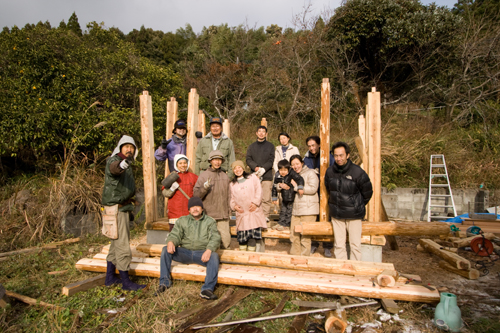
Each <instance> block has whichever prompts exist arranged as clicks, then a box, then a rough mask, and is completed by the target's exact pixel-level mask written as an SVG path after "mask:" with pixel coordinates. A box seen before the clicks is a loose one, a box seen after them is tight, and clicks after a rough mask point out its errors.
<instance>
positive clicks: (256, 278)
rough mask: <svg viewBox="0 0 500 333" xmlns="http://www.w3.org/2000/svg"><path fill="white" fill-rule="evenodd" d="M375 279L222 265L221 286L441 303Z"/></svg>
mask: <svg viewBox="0 0 500 333" xmlns="http://www.w3.org/2000/svg"><path fill="white" fill-rule="evenodd" d="M141 259H142V258H141ZM76 268H78V269H84V270H87V271H93V272H105V271H106V261H105V260H96V259H81V260H80V261H78V262H77V263H76ZM129 273H130V274H131V275H138V276H149V277H159V276H160V265H152V264H144V263H134V262H132V263H131V264H130V270H129ZM171 273H172V277H173V278H174V279H176V280H179V279H180V280H190V281H200V282H202V281H204V280H205V275H206V269H205V267H203V266H198V265H182V264H179V265H176V266H173V267H172V272H171ZM371 279H372V277H371V276H348V275H338V274H328V273H317V272H306V271H296V270H284V269H278V268H269V267H262V266H246V265H228V264H221V265H220V266H219V277H218V283H221V284H227V285H235V286H245V287H257V288H268V289H277V290H290V291H299V292H312V293H320V294H330V295H348V296H358V297H371V298H391V299H395V300H402V301H412V302H423V303H433V302H436V301H439V292H438V291H436V290H434V291H431V290H428V289H426V288H425V287H423V286H419V285H405V284H404V283H400V282H397V283H396V286H394V287H393V288H382V287H379V286H377V287H373V286H372V282H371Z"/></svg>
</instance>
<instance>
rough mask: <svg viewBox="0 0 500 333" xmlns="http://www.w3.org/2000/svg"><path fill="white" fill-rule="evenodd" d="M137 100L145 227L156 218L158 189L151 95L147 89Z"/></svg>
mask: <svg viewBox="0 0 500 333" xmlns="http://www.w3.org/2000/svg"><path fill="white" fill-rule="evenodd" d="M139 100H140V110H141V138H142V170H143V175H144V211H145V215H146V225H145V227H146V226H149V225H150V224H151V223H153V222H155V221H156V220H157V219H158V209H157V201H158V194H157V192H158V191H157V188H156V163H155V158H154V143H155V141H154V132H153V106H152V102H151V96H150V95H149V93H148V92H147V91H143V92H142V95H141V96H140V97H139ZM137 148H139V147H137Z"/></svg>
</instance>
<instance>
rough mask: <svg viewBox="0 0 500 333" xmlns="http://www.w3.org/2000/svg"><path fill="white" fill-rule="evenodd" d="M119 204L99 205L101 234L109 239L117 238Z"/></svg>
mask: <svg viewBox="0 0 500 333" xmlns="http://www.w3.org/2000/svg"><path fill="white" fill-rule="evenodd" d="M120 206H121V205H113V206H103V207H101V216H102V234H103V235H104V236H106V237H108V238H111V239H118V208H119V207H120Z"/></svg>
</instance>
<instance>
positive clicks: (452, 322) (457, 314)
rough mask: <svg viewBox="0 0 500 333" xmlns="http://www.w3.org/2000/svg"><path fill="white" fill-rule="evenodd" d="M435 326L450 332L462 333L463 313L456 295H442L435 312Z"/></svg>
mask: <svg viewBox="0 0 500 333" xmlns="http://www.w3.org/2000/svg"><path fill="white" fill-rule="evenodd" d="M434 325H436V326H437V327H439V328H441V329H443V330H447V331H450V332H460V329H461V328H462V312H461V311H460V308H459V307H458V305H457V296H456V295H454V294H451V293H441V301H440V302H439V304H438V305H437V306H436V311H435V312H434Z"/></svg>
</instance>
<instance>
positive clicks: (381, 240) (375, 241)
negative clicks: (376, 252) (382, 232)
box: [370, 235, 386, 246]
mask: <svg viewBox="0 0 500 333" xmlns="http://www.w3.org/2000/svg"><path fill="white" fill-rule="evenodd" d="M385 243H386V239H385V236H374V235H372V236H370V244H371V245H381V246H384V245H385Z"/></svg>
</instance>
